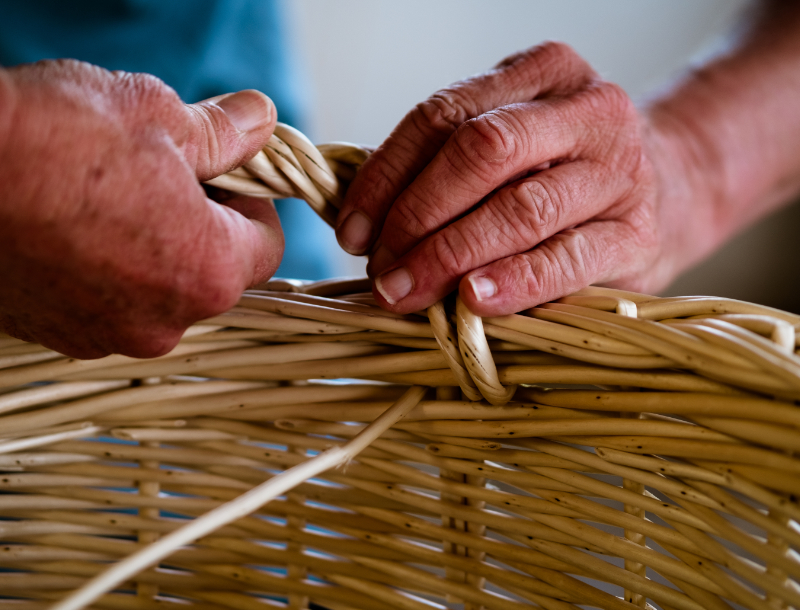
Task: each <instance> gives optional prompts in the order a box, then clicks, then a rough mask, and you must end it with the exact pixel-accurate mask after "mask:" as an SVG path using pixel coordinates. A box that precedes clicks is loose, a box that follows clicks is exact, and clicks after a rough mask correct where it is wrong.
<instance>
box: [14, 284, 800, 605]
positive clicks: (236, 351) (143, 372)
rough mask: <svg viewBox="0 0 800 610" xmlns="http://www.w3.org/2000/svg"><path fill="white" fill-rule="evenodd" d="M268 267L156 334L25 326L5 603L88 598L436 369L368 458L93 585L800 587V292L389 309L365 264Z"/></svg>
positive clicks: (741, 590)
mask: <svg viewBox="0 0 800 610" xmlns="http://www.w3.org/2000/svg"><path fill="white" fill-rule="evenodd" d="M264 288H265V289H264V290H253V291H249V292H247V293H246V294H245V295H244V297H243V298H242V301H241V303H240V306H239V307H237V308H235V309H234V310H232V311H231V312H229V313H226V314H224V315H222V316H219V317H218V318H215V319H213V320H209V321H207V322H206V323H203V324H201V325H198V326H195V327H194V328H192V329H191V331H190V332H189V333H187V335H186V337H185V338H184V340H183V341H182V342H181V344H180V345H179V346H178V347H177V348H176V350H175V351H174V352H173V353H171V354H169V355H167V356H164V357H162V358H158V359H155V360H152V361H147V360H144V361H143V360H134V359H130V358H125V357H122V356H111V357H108V358H104V359H102V360H94V361H76V360H72V359H67V358H64V357H60V356H59V355H58V354H56V353H54V352H50V351H48V350H45V349H44V348H41V347H39V346H31V345H28V344H23V343H22V342H19V341H16V340H13V339H8V338H6V339H3V340H2V343H0V346H2V350H1V351H0V362H2V364H3V366H4V369H3V370H2V371H0V386H1V387H2V388H4V390H3V391H4V393H3V394H2V395H0V412H1V413H2V416H0V430H2V431H3V433H2V434H3V437H4V440H3V441H2V442H1V443H0V454H1V455H0V460H2V468H3V470H4V471H5V474H4V475H3V476H2V479H0V489H2V490H3V491H4V492H6V493H4V494H3V495H0V516H2V517H3V519H4V521H3V522H2V523H1V524H0V531H1V532H2V534H0V538H2V540H3V546H2V548H0V565H2V566H3V567H4V568H6V569H7V570H8V571H7V572H4V573H0V592H2V593H3V595H5V596H9V597H13V598H19V599H22V600H29V601H13V602H12V601H4V602H2V605H3V606H9V607H13V608H25V609H27V608H42V607H47V606H49V605H50V602H52V601H53V600H58V599H62V598H64V597H65V596H66V595H67V593H68V592H69V591H70V590H72V589H76V588H78V587H80V586H81V585H83V584H84V583H85V581H87V580H88V579H89V577H92V576H94V575H96V574H98V573H100V572H102V571H103V570H104V569H105V568H106V567H107V566H108V565H109V563H110V562H115V561H117V560H119V559H121V558H123V557H125V556H128V555H130V554H132V553H133V552H134V551H136V550H138V549H140V548H142V547H144V546H146V545H148V544H150V543H152V542H153V541H155V540H156V539H158V538H159V537H161V536H163V535H164V534H165V533H168V532H172V531H173V530H176V529H178V528H180V527H181V526H182V525H183V524H185V523H186V522H187V520H190V519H193V518H195V517H197V516H198V515H201V514H203V513H205V512H207V511H209V510H210V509H212V508H215V507H218V506H220V505H221V504H223V503H225V502H226V501H228V500H231V499H233V498H235V497H236V496H238V495H240V494H241V493H242V492H243V491H246V490H248V489H250V488H251V487H252V486H254V485H256V484H259V483H262V482H263V481H265V480H269V479H271V478H274V475H276V473H279V472H281V471H283V470H285V469H286V468H288V467H291V466H295V465H297V464H300V463H302V462H304V461H306V460H308V459H309V456H313V455H315V454H318V453H319V452H322V451H323V450H325V449H327V448H329V447H331V446H338V445H341V444H343V443H345V442H346V441H347V440H348V439H351V438H352V437H353V436H355V435H356V434H357V433H358V432H359V431H361V430H362V429H363V428H364V424H365V423H368V422H371V421H372V420H374V419H375V418H376V417H377V416H379V415H380V414H381V413H382V412H384V411H386V410H387V408H389V407H390V406H391V405H392V403H393V402H395V401H397V400H398V398H400V397H401V395H403V394H404V392H405V391H406V388H405V387H404V386H407V385H410V384H415V385H417V386H424V387H426V388H428V389H426V390H420V391H419V393H418V396H416V397H415V398H414V401H418V403H417V404H416V406H413V408H411V410H410V411H408V412H407V414H406V415H405V416H404V417H403V418H402V419H400V420H399V421H397V422H396V423H394V424H393V425H392V426H391V427H390V428H388V429H387V430H386V431H385V432H384V433H382V434H381V435H380V437H379V438H377V439H376V440H374V441H373V442H372V443H371V444H370V445H369V447H367V448H366V449H364V450H363V452H362V453H361V454H360V455H359V456H358V457H357V458H356V459H354V460H352V461H351V462H350V463H348V464H347V465H346V466H344V467H342V468H338V469H333V470H329V471H327V472H325V473H324V474H321V475H318V476H316V477H315V478H313V479H311V480H307V481H306V482H303V483H301V484H299V485H298V486H297V487H295V488H294V489H292V490H291V491H289V492H287V493H285V494H283V495H282V496H281V497H280V498H278V499H276V500H274V501H272V502H270V503H268V504H267V505H265V506H263V508H261V509H259V510H257V511H256V512H254V513H253V514H251V515H250V516H247V517H244V518H241V519H238V520H237V521H235V522H234V523H231V524H230V525H225V526H223V527H220V528H219V529H217V530H216V531H214V532H213V533H211V534H209V535H206V536H204V537H203V538H202V539H200V540H199V541H198V542H196V543H194V544H192V545H188V546H184V547H183V548H180V549H179V550H177V551H175V552H174V553H173V554H172V555H170V556H169V557H167V558H165V559H164V560H163V561H162V562H161V565H160V566H159V567H156V568H151V569H147V570H145V571H142V572H140V573H139V574H138V575H136V576H135V577H133V578H132V579H130V580H129V581H127V582H125V583H124V584H122V585H120V586H119V587H118V590H117V592H115V593H109V594H106V595H104V596H103V597H101V598H100V599H99V600H98V601H96V602H95V603H94V605H95V606H96V607H98V608H126V609H127V608H143V609H144V608H155V607H159V608H165V607H172V606H173V605H174V606H176V607H177V606H180V607H184V606H186V605H192V606H193V607H198V608H212V607H213V608H237V609H241V608H269V607H284V606H283V604H286V605H288V607H294V608H304V607H313V606H312V605H310V604H313V603H315V604H318V605H319V606H318V607H324V608H330V609H331V610H338V609H340V608H359V609H361V608H363V609H370V610H372V609H376V610H377V609H382V608H419V609H422V608H431V607H437V606H436V604H440V605H441V606H445V607H447V606H448V604H449V605H450V607H456V605H458V604H463V607H465V608H481V607H483V608H497V609H503V610H505V609H510V608H525V607H543V608H548V609H551V608H552V609H562V608H575V607H578V606H580V607H598V608H620V609H622V608H632V607H646V605H647V604H648V603H652V604H653V605H654V606H655V607H661V608H675V609H678V608H680V609H686V610H699V609H701V608H730V607H735V606H736V605H739V606H741V607H746V608H781V607H788V606H792V607H800V594H798V591H797V582H798V581H800V561H798V558H797V555H796V554H795V551H797V550H800V533H799V532H798V528H797V523H798V522H799V521H800V506H798V500H797V492H798V491H800V459H798V457H797V453H796V452H797V450H798V449H799V448H800V409H798V408H797V407H796V406H795V402H794V401H795V400H796V399H798V398H800V359H798V358H797V356H795V355H794V352H793V350H794V344H795V325H796V324H797V323H798V321H800V319H799V318H798V317H797V316H794V315H791V314H786V313H783V312H778V311H774V310H768V309H767V308H763V307H758V306H755V305H750V304H747V303H742V302H736V301H726V300H722V299H711V298H701V297H691V298H683V299H656V298H650V297H642V296H641V295H632V294H629V293H617V292H613V291H609V290H603V289H588V290H587V291H584V293H582V294H579V295H576V296H573V297H569V298H566V299H562V300H561V301H560V302H558V303H552V304H548V305H545V306H542V307H538V308H536V309H533V310H531V311H529V312H527V313H526V314H525V315H514V316H506V317H502V318H491V319H486V320H483V321H482V323H481V320H480V319H476V318H471V317H470V315H469V313H468V312H466V311H464V310H463V309H461V308H456V311H455V315H451V314H452V312H448V311H446V310H445V308H444V307H439V308H438V313H435V312H434V311H431V312H430V313H431V319H430V320H429V319H427V318H426V317H425V316H422V315H413V316H397V315H393V314H390V313H387V312H385V311H383V310H381V309H380V308H378V307H376V306H375V305H374V303H373V302H372V299H371V295H368V294H366V293H364V292H363V290H364V289H365V288H366V283H365V282H364V281H341V282H322V283H316V284H311V285H307V286H301V285H297V284H296V283H289V282H272V283H270V284H268V285H266V286H265V287H264ZM281 290H288V291H286V292H281ZM609 310H611V311H609ZM616 311H620V312H622V313H615V312H616ZM438 314H441V316H439V315H438ZM453 318H455V320H456V321H455V324H453V323H452V322H451V321H452V320H453ZM441 323H443V326H442V325H441ZM481 326H482V329H481ZM487 338H488V341H487ZM454 343H458V345H459V347H460V348H461V349H460V350H450V351H447V349H440V346H442V345H444V346H445V347H449V346H451V345H453V344H454ZM462 353H463V354H464V356H466V358H464V359H461V358H460V357H459V355H460V354H462ZM453 361H456V362H459V361H460V362H461V363H463V364H462V366H461V367H460V368H459V366H457V365H456V366H453V368H451V366H452V365H453ZM495 364H496V365H497V366H496V368H495ZM487 375H488V378H489V379H488V381H487V380H486V377H487ZM339 379H347V380H348V381H347V382H346V383H343V382H340V381H329V380H339ZM44 380H47V381H49V382H50V383H41V382H42V381H44ZM459 386H461V387H459ZM476 392H477V393H478V394H479V395H480V394H481V393H485V394H486V395H487V396H488V397H489V399H490V400H491V401H492V402H494V403H497V404H490V402H489V401H487V400H482V401H471V400H466V399H465V397H467V396H472V397H473V398H474V397H475V393H476ZM406 394H407V392H406ZM512 394H513V395H512ZM420 399H421V400H420ZM509 399H510V400H509ZM500 403H504V404H500ZM441 606H439V607H441ZM457 607H461V606H457Z"/></svg>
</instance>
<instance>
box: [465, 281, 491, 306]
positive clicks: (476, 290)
mask: <svg viewBox="0 0 800 610" xmlns="http://www.w3.org/2000/svg"><path fill="white" fill-rule="evenodd" d="M469 285H470V286H472V293H473V294H474V295H475V298H476V299H477V300H478V302H479V303H480V302H481V301H484V300H486V299H491V298H492V297H493V296H494V295H496V294H497V285H496V284H495V283H494V282H493V281H492V280H490V279H489V278H488V277H483V276H478V277H471V278H469Z"/></svg>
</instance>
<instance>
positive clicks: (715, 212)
mask: <svg viewBox="0 0 800 610" xmlns="http://www.w3.org/2000/svg"><path fill="white" fill-rule="evenodd" d="M759 11H760V12H759V13H757V14H755V15H754V16H753V17H754V18H753V19H752V20H751V25H750V26H749V28H748V29H746V30H745V31H743V32H742V33H741V35H740V37H739V41H738V44H737V45H736V46H735V48H734V49H732V50H731V51H729V52H728V53H727V54H725V55H724V56H722V57H719V58H718V59H716V60H715V61H713V62H711V63H710V64H708V65H706V66H704V67H702V68H700V69H698V70H695V71H693V72H692V73H690V74H689V75H688V76H687V77H686V78H685V79H684V80H683V81H682V82H680V83H679V84H678V86H677V87H675V88H674V89H673V90H672V91H671V92H670V93H668V94H667V95H665V96H663V97H662V98H660V99H658V100H656V101H655V102H654V103H653V104H652V105H651V106H650V107H649V108H648V109H647V112H646V117H647V119H648V122H649V127H650V129H651V133H652V135H653V138H652V146H653V147H654V148H655V149H657V152H656V153H655V154H656V156H657V157H658V156H660V157H662V158H666V159H668V161H667V162H666V163H663V164H661V171H660V173H661V177H660V178H661V189H662V191H663V197H664V203H665V205H664V207H663V210H664V211H663V213H664V214H665V218H664V220H665V222H664V223H663V226H664V227H665V230H666V231H672V233H673V234H672V235H669V236H667V237H668V239H669V240H670V241H672V242H673V243H674V244H675V245H676V251H678V252H680V253H681V254H680V255H679V256H681V257H682V258H681V259H680V260H676V261H674V264H675V266H676V267H677V269H673V270H671V271H667V274H670V273H674V272H675V271H676V270H680V269H683V268H685V267H687V266H688V265H690V264H691V263H693V262H695V261H696V260H698V259H700V258H702V257H703V256H705V255H706V254H707V253H709V252H710V251H711V250H713V249H714V248H716V247H717V246H718V245H719V244H720V243H722V242H723V241H725V240H726V239H727V238H729V237H730V236H731V235H732V234H734V233H736V232H737V231H739V230H740V229H742V228H743V227H745V226H747V225H748V224H750V223H752V222H753V221H754V220H755V219H757V218H759V217H760V216H763V215H764V214H766V213H768V212H770V211H771V210H773V209H775V208H776V207H778V206H779V205H781V204H783V203H786V202H787V201H788V200H790V199H791V198H792V197H793V196H795V195H796V194H797V193H798V192H800V106H798V99H800V6H798V5H797V3H794V2H767V3H763V4H762V5H761V6H760V7H759ZM657 165H658V164H657ZM679 176H685V177H686V179H685V180H681V179H680V178H679Z"/></svg>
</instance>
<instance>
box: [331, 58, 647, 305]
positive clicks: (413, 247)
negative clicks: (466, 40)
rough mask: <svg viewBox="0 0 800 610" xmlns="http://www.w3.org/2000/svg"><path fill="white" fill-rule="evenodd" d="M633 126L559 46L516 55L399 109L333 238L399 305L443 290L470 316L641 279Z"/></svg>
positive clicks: (620, 99)
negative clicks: (363, 260)
mask: <svg viewBox="0 0 800 610" xmlns="http://www.w3.org/2000/svg"><path fill="white" fill-rule="evenodd" d="M642 123H643V121H642V118H641V117H640V115H639V114H638V112H637V110H636V109H635V107H634V106H633V104H632V102H631V101H630V99H629V98H628V96H627V95H626V94H625V93H624V91H623V90H622V89H621V88H620V87H618V86H616V85H613V84H610V83H607V82H604V81H602V80H601V79H600V78H599V77H598V76H597V74H595V72H594V71H593V70H592V69H591V68H590V67H589V66H588V65H587V64H586V63H585V62H584V61H583V60H582V59H581V58H580V57H578V56H577V55H576V54H575V52H574V51H572V49H570V48H569V47H567V46H565V45H562V44H557V43H548V44H545V45H543V46H540V47H535V48H533V49H530V50H528V51H525V52H522V53H520V54H517V55H514V56H512V57H509V58H508V59H506V60H504V61H503V62H502V63H500V64H499V65H498V66H497V67H496V68H495V69H494V70H492V71H490V72H488V73H486V74H482V75H480V76H477V77H474V78H470V79H468V80H465V81H462V82H459V83H456V84H454V85H452V86H451V87H449V88H447V89H444V90H442V91H439V92H437V93H436V94H434V95H433V96H432V97H430V98H429V99H428V100H426V101H424V102H422V103H421V104H419V105H418V106H417V107H416V108H414V109H413V110H412V111H411V112H410V113H409V114H408V115H407V116H406V117H405V118H404V119H403V120H402V122H401V123H400V124H399V125H398V126H397V127H396V129H395V130H394V132H393V133H392V135H391V136H390V137H389V138H388V139H387V140H386V142H384V143H383V145H382V146H380V148H378V150H377V151H376V152H375V153H374V154H373V155H372V156H371V157H370V158H369V160H368V161H367V162H366V163H365V164H364V166H363V168H362V169H361V171H360V172H359V174H358V175H357V177H356V179H355V180H354V182H353V184H352V185H351V187H350V190H349V192H348V194H347V197H346V200H345V203H344V205H343V208H342V211H341V214H340V216H339V218H340V223H339V226H338V227H337V236H338V239H339V242H340V244H341V245H342V246H343V247H344V248H345V249H346V250H347V251H349V252H351V253H353V254H363V253H366V252H371V258H370V262H369V266H368V271H369V273H370V275H371V276H372V277H374V278H376V279H375V288H376V290H375V294H376V297H377V298H378V299H379V300H380V302H381V304H382V305H384V306H385V307H387V308H388V309H391V310H393V311H397V312H403V313H405V312H411V311H417V310H420V309H423V308H425V307H427V306H429V305H431V304H432V303H433V302H435V301H436V300H438V299H440V298H442V297H443V296H444V295H446V294H448V293H449V292H451V291H452V290H454V289H455V288H456V287H457V286H458V287H459V290H460V294H461V296H462V298H463V299H464V300H465V301H466V304H467V305H468V307H469V308H470V309H471V310H473V311H474V312H476V313H478V314H481V315H501V314H507V313H511V312H515V311H520V310H523V309H525V308H528V307H531V306H534V305H537V304H539V303H542V302H545V301H549V300H552V299H555V298H558V297H560V296H563V295H566V294H569V293H570V292H573V291H575V290H578V289H580V288H583V287H585V286H587V285H589V284H591V283H606V284H612V285H615V286H617V287H627V288H630V289H640V288H642V287H643V286H644V285H645V284H646V282H645V280H644V277H645V274H646V272H647V271H648V270H649V269H651V268H652V267H653V265H654V263H655V261H656V259H657V258H658V256H659V253H660V250H661V243H660V242H661V237H660V236H659V233H658V218H657V216H658V210H657V190H658V189H657V187H656V179H655V173H654V171H653V167H652V164H651V162H650V159H649V158H648V155H647V154H646V153H645V151H644V147H643V143H642V135H641V132H642ZM662 275H663V274H662ZM649 281H650V280H647V282H649ZM647 285H651V284H647Z"/></svg>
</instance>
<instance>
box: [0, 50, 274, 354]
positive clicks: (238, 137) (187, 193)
mask: <svg viewBox="0 0 800 610" xmlns="http://www.w3.org/2000/svg"><path fill="white" fill-rule="evenodd" d="M275 114H276V113H275V110H274V107H273V105H272V102H271V101H270V100H269V99H268V98H267V97H266V96H264V95H263V94H260V93H257V92H255V91H245V92H240V93H237V94H234V95H231V96H227V97H224V98H218V99H216V100H215V101H206V102H201V103H199V104H194V105H185V104H183V103H182V102H181V101H180V99H179V98H178V96H177V95H176V94H175V92H174V91H172V90H171V89H170V88H169V87H167V86H166V85H165V84H164V83H162V82H161V81H159V80H158V79H156V78H155V77H151V76H147V75H141V74H138V75H136V74H127V73H121V72H115V73H111V72H107V71H105V70H102V69H100V68H97V67H94V66H90V65H88V64H84V63H79V62H75V61H57V62H41V63H38V64H32V65H26V66H21V67H18V68H13V69H10V70H7V71H0V184H2V190H0V281H2V288H0V329H2V330H3V331H5V332H6V333H9V334H11V335H13V336H15V337H18V338H21V339H24V340H27V341H38V342H40V343H42V344H43V345H45V346H48V347H50V348H53V349H56V350H58V351H60V352H63V353H65V354H68V355H71V356H76V357H80V358H94V357H100V356H104V355H107V354H109V353H121V354H126V355H129V356H135V357H151V356H157V355H160V354H163V353H166V352H167V351H169V350H170V349H171V348H172V347H173V346H174V345H175V344H176V343H177V341H178V340H179V338H180V336H181V334H182V333H183V331H184V330H185V329H186V328H187V327H188V326H189V325H191V324H192V323H194V322H196V321H198V320H201V319H203V318H207V317H210V316H213V315H216V314H218V313H220V312H223V311H225V310H226V309H228V308H230V307H231V306H232V305H234V304H235V303H236V301H237V299H238V297H239V296H240V294H241V292H242V290H243V289H245V288H246V287H248V286H250V285H252V284H254V283H257V282H259V281H262V280H264V279H266V278H268V277H269V276H270V275H271V274H272V273H273V272H274V271H275V269H276V268H277V267H278V264H279V262H280V258H281V256H282V253H283V234H282V232H281V229H280V223H279V221H278V218H277V214H276V213H275V209H274V207H273V206H272V203H271V202H269V201H264V200H258V199H252V198H248V197H231V198H229V199H227V200H225V201H224V202H223V203H224V205H222V204H220V203H217V202H215V201H212V200H211V199H209V198H208V197H207V196H206V193H205V192H204V190H203V188H202V187H201V185H200V181H202V180H207V179H209V178H212V177H214V176H217V175H219V174H221V173H223V172H226V171H229V170H231V169H233V168H234V167H237V166H239V165H241V164H242V163H243V162H244V161H246V160H247V159H248V158H250V157H252V156H253V155H254V154H255V153H256V152H257V151H258V150H259V149H260V147H262V146H263V145H264V144H265V143H266V141H267V139H268V138H269V136H270V135H271V133H272V130H273V128H274V126H275V120H276V116H275Z"/></svg>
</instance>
